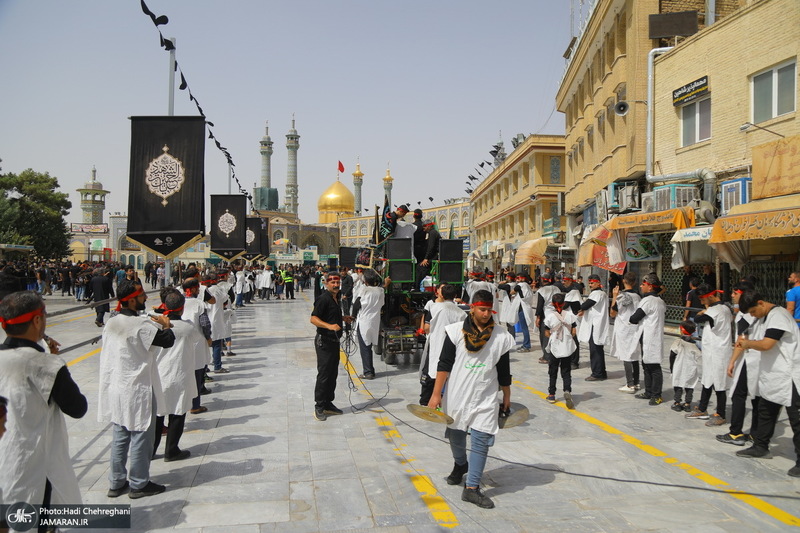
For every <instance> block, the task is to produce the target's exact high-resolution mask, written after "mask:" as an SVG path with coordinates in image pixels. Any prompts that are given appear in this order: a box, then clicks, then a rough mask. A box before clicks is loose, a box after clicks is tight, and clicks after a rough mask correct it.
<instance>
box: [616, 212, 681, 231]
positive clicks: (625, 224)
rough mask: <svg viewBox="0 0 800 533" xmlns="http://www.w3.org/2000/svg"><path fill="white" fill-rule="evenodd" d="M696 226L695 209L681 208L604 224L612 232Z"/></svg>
mask: <svg viewBox="0 0 800 533" xmlns="http://www.w3.org/2000/svg"><path fill="white" fill-rule="evenodd" d="M694 224H695V218H694V209H692V208H691V207H680V208H678V209H669V210H667V211H656V212H655V213H640V214H638V215H625V216H619V217H616V218H612V219H611V220H609V221H608V222H606V223H604V226H605V227H607V228H608V229H610V230H619V229H630V228H642V227H646V228H647V229H648V230H653V231H655V230H657V229H658V227H661V226H663V227H664V229H683V228H688V227H691V226H694Z"/></svg>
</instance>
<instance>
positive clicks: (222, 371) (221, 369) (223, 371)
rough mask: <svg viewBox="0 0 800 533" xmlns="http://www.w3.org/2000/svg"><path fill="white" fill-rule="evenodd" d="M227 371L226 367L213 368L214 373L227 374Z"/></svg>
mask: <svg viewBox="0 0 800 533" xmlns="http://www.w3.org/2000/svg"><path fill="white" fill-rule="evenodd" d="M228 372H230V370H228V369H227V368H220V369H218V370H214V373H215V374H227V373H228Z"/></svg>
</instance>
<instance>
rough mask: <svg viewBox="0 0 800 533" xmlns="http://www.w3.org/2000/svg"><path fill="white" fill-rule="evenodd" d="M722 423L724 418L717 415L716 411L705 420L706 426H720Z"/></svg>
mask: <svg viewBox="0 0 800 533" xmlns="http://www.w3.org/2000/svg"><path fill="white" fill-rule="evenodd" d="M724 423H725V419H724V418H722V417H721V416H719V415H718V414H717V413H714V414H713V415H711V416H710V417H709V418H708V422H706V425H707V426H708V427H713V426H721V425H722V424H724Z"/></svg>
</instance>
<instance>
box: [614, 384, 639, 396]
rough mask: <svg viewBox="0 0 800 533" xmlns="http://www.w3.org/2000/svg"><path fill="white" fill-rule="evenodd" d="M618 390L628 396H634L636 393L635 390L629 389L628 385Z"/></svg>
mask: <svg viewBox="0 0 800 533" xmlns="http://www.w3.org/2000/svg"><path fill="white" fill-rule="evenodd" d="M617 390H618V391H620V392H627V393H628V394H633V393H634V392H636V389H635V388H633V387H629V386H627V385H623V386H622V387H620V388H618V389H617Z"/></svg>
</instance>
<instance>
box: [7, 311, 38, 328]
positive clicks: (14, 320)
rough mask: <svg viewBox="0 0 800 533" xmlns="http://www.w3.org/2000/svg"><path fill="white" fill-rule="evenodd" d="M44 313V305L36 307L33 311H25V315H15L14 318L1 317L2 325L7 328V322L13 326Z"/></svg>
mask: <svg viewBox="0 0 800 533" xmlns="http://www.w3.org/2000/svg"><path fill="white" fill-rule="evenodd" d="M43 314H44V306H42V307H40V308H39V309H36V310H35V311H31V312H30V313H25V314H24V315H19V316H15V317H14V318H8V319H6V318H3V317H0V325H2V326H3V329H6V324H8V325H10V326H12V325H14V324H24V323H25V322H30V321H31V320H33V317H35V316H38V315H43Z"/></svg>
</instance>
